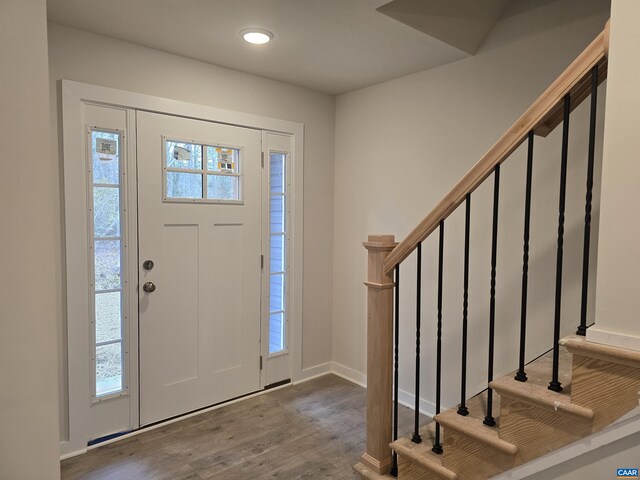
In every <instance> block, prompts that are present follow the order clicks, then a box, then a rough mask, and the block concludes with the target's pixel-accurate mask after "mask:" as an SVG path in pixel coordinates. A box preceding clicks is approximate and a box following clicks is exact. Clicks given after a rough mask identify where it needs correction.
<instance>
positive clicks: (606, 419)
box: [571, 354, 640, 432]
mask: <svg viewBox="0 0 640 480" xmlns="http://www.w3.org/2000/svg"><path fill="white" fill-rule="evenodd" d="M639 391H640V369H637V368H633V367H630V366H626V365H619V364H616V363H612V362H608V361H604V360H599V359H595V358H589V357H585V356H582V355H579V354H574V355H573V375H572V387H571V401H572V403H576V404H578V405H582V406H583V407H588V408H591V409H592V410H593V411H594V413H595V416H594V419H593V431H594V432H597V431H599V430H602V429H603V428H604V427H606V426H607V425H609V424H610V423H611V422H613V421H614V420H617V419H618V418H620V417H621V416H623V415H624V414H625V413H628V412H630V411H631V410H633V409H634V408H635V407H637V406H638V401H639V396H638V392H639Z"/></svg>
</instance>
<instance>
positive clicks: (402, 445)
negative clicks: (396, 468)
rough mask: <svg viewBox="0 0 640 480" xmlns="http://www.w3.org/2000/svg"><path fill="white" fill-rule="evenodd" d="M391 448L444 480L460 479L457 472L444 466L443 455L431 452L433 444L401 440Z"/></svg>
mask: <svg viewBox="0 0 640 480" xmlns="http://www.w3.org/2000/svg"><path fill="white" fill-rule="evenodd" d="M390 446H391V448H392V449H393V450H394V451H395V452H396V453H398V454H400V455H404V456H406V457H409V458H411V460H413V461H414V462H417V463H419V464H420V465H422V466H423V467H424V468H426V469H428V470H430V471H432V472H434V473H436V474H438V475H439V476H441V477H442V478H446V479H449V480H456V479H457V478H458V476H457V475H456V473H455V472H452V471H451V470H448V469H446V468H445V467H443V466H442V455H438V454H436V453H434V452H433V451H432V450H431V442H425V441H423V442H422V443H413V442H412V441H411V440H410V439H408V438H400V439H398V440H396V441H395V442H393V443H392V444H391V445H390Z"/></svg>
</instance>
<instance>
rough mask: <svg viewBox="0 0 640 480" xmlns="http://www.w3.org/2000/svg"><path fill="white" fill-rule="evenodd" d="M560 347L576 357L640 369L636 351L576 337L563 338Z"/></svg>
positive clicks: (639, 358) (639, 354) (638, 353)
mask: <svg viewBox="0 0 640 480" xmlns="http://www.w3.org/2000/svg"><path fill="white" fill-rule="evenodd" d="M560 345H562V346H564V347H566V348H567V350H569V351H570V352H571V353H574V354H576V355H582V356H584V357H590V358H595V359H598V360H604V361H608V362H612V363H617V364H620V365H627V366H629V367H633V368H640V352H639V351H636V350H630V349H628V348H622V347H613V346H611V345H604V344H600V343H595V342H590V341H588V340H587V339H586V338H584V337H579V336H577V335H574V336H569V337H564V338H563V339H562V340H560Z"/></svg>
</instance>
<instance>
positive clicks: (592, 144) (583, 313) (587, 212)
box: [576, 65, 598, 336]
mask: <svg viewBox="0 0 640 480" xmlns="http://www.w3.org/2000/svg"><path fill="white" fill-rule="evenodd" d="M597 104H598V65H596V66H595V67H593V69H592V70H591V117H590V119H589V157H588V159H587V196H586V203H585V207H584V247H583V251H582V305H581V308H580V325H579V326H578V331H577V332H576V334H578V335H583V336H584V335H586V334H587V300H588V294H589V250H590V246H591V201H592V199H593V164H594V160H595V150H596V108H597Z"/></svg>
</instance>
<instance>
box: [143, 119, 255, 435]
mask: <svg viewBox="0 0 640 480" xmlns="http://www.w3.org/2000/svg"><path fill="white" fill-rule="evenodd" d="M137 148H138V231H139V256H138V263H139V303H140V320H139V321H140V327H139V328H140V424H141V425H148V424H150V423H154V422H157V421H160V420H163V419H166V418H170V417H173V416H176V415H180V414H183V413H186V412H189V411H192V410H196V409H199V408H202V407H206V406H208V405H212V404H215V403H218V402H222V401H224V400H228V399H230V398H234V397H237V396H240V395H243V394H246V393H249V392H253V391H256V390H258V389H259V388H260V278H261V253H262V246H261V208H262V200H261V199H262V168H261V158H260V157H261V132H260V131H258V130H252V129H247V128H241V127H234V126H229V125H221V124H216V123H212V122H206V121H200V120H191V119H186V118H180V117H173V116H169V115H162V114H155V113H146V112H138V113H137ZM149 261H150V262H149ZM151 262H152V263H151Z"/></svg>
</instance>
